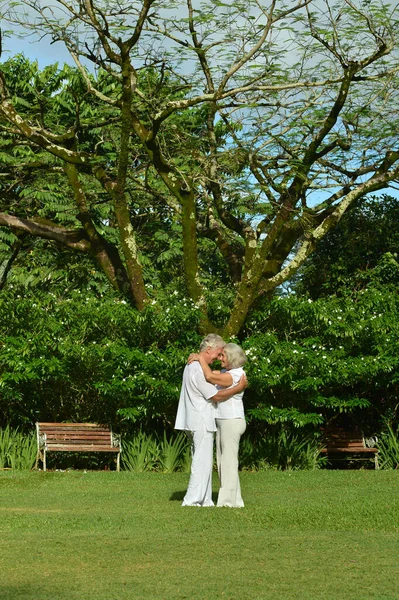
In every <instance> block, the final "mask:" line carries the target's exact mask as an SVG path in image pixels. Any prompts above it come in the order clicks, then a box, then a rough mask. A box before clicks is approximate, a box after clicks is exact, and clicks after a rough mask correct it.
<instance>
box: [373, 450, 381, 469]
mask: <svg viewBox="0 0 399 600" xmlns="http://www.w3.org/2000/svg"><path fill="white" fill-rule="evenodd" d="M374 466H375V468H376V469H379V468H380V465H379V464H378V454H377V453H375V456H374Z"/></svg>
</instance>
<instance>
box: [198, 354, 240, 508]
mask: <svg viewBox="0 0 399 600" xmlns="http://www.w3.org/2000/svg"><path fill="white" fill-rule="evenodd" d="M219 358H220V361H221V363H222V370H221V371H212V369H211V368H210V366H209V365H208V364H207V363H206V361H205V360H204V359H203V358H202V357H201V356H200V355H199V354H191V355H190V357H189V362H192V361H193V360H198V361H199V363H200V364H201V367H202V370H203V372H204V376H205V379H206V380H207V381H208V382H209V383H213V384H215V385H216V386H217V387H218V388H222V387H223V388H230V387H232V386H233V385H236V384H237V383H238V381H239V380H240V378H241V376H242V375H243V374H244V370H243V368H242V366H243V365H244V364H245V363H246V361H247V357H246V356H245V353H244V351H243V350H242V348H240V346H238V345H237V344H226V346H225V347H224V348H223V351H222V352H221V354H220V356H219ZM243 395H244V392H243V391H242V392H240V393H238V394H235V395H234V396H232V397H231V398H229V399H228V400H222V401H217V409H216V459H217V465H218V473H219V480H220V490H219V496H218V501H217V506H229V507H240V508H241V507H243V506H244V502H243V499H242V497H241V488H240V480H239V476H238V448H239V444H240V438H241V436H242V434H243V433H244V431H245V428H246V423H245V416H244V405H243V401H242V398H243Z"/></svg>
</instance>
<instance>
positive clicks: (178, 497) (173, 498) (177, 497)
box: [169, 490, 218, 504]
mask: <svg viewBox="0 0 399 600" xmlns="http://www.w3.org/2000/svg"><path fill="white" fill-rule="evenodd" d="M185 495H186V491H185V490H184V492H173V493H172V494H171V495H170V498H169V502H182V501H183V498H184V496H185ZM217 499H218V493H217V492H213V493H212V500H213V501H214V503H215V504H216V502H217Z"/></svg>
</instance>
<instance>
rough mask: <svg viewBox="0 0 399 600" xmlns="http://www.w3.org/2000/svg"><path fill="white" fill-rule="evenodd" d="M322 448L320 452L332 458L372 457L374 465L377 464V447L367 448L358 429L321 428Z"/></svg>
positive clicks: (361, 458)
mask: <svg viewBox="0 0 399 600" xmlns="http://www.w3.org/2000/svg"><path fill="white" fill-rule="evenodd" d="M322 433H323V443H324V448H323V449H322V450H321V452H322V453H324V454H326V455H327V456H328V457H330V458H331V459H332V460H337V459H340V458H341V459H342V458H344V459H347V458H348V457H349V455H351V457H352V458H353V459H354V460H365V459H366V460H370V459H372V458H374V467H375V468H376V469H378V468H379V465H378V449H377V448H368V447H367V446H366V444H365V441H364V437H363V435H362V433H361V432H359V431H345V430H344V429H340V428H336V429H322Z"/></svg>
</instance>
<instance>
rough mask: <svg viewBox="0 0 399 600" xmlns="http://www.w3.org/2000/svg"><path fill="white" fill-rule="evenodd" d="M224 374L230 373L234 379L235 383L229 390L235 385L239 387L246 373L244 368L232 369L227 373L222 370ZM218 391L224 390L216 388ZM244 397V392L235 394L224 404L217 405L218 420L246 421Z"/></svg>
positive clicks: (219, 387)
mask: <svg viewBox="0 0 399 600" xmlns="http://www.w3.org/2000/svg"><path fill="white" fill-rule="evenodd" d="M221 372H222V373H229V374H230V375H231V376H232V378H233V383H232V384H231V385H230V386H229V388H231V387H233V385H237V383H238V382H239V380H240V379H241V375H243V373H244V369H243V368H242V367H238V368H237V369H230V370H229V371H226V369H222V371H221ZM216 387H217V388H218V389H223V388H222V387H221V386H216ZM243 396H244V390H243V391H242V392H239V393H238V394H234V396H232V397H231V398H229V399H228V400H224V401H223V402H218V403H217V408H216V418H217V419H245V415H244V404H243V401H242V398H243Z"/></svg>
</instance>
